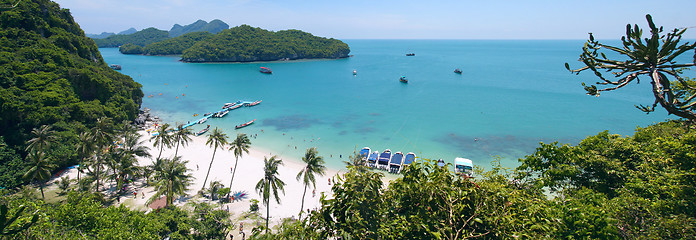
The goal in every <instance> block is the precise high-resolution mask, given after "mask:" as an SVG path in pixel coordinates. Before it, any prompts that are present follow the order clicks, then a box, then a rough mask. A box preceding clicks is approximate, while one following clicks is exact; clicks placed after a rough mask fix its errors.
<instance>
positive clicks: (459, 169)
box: [454, 157, 474, 177]
mask: <svg viewBox="0 0 696 240" xmlns="http://www.w3.org/2000/svg"><path fill="white" fill-rule="evenodd" d="M454 173H456V174H460V175H462V176H466V177H474V163H473V162H472V161H471V159H468V158H460V157H458V158H455V159H454Z"/></svg>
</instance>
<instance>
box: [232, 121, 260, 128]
mask: <svg viewBox="0 0 696 240" xmlns="http://www.w3.org/2000/svg"><path fill="white" fill-rule="evenodd" d="M254 121H256V119H254V120H251V121H248V122H246V123H243V124H241V125H237V126H234V129H240V128H243V127H246V126H249V125H251V124H253V123H254Z"/></svg>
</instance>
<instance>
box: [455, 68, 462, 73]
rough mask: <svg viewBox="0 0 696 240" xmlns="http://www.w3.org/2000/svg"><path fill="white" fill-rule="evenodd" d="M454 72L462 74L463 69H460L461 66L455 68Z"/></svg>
mask: <svg viewBox="0 0 696 240" xmlns="http://www.w3.org/2000/svg"><path fill="white" fill-rule="evenodd" d="M454 73H456V74H462V70H461V69H459V68H457V69H454Z"/></svg>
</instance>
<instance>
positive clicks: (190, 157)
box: [135, 131, 345, 223]
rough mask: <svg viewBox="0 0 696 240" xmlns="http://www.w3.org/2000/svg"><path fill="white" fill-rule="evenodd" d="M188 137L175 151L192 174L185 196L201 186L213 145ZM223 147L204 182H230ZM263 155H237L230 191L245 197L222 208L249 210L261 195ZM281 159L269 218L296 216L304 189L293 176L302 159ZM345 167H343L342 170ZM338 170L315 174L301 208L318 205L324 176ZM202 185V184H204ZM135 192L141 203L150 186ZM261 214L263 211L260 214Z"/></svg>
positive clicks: (228, 155) (255, 151)
mask: <svg viewBox="0 0 696 240" xmlns="http://www.w3.org/2000/svg"><path fill="white" fill-rule="evenodd" d="M139 133H140V134H141V135H142V138H141V140H146V142H145V145H147V146H149V147H150V148H151V150H150V153H151V154H152V155H153V156H154V157H156V156H157V155H158V154H159V149H156V148H154V147H152V145H151V143H150V142H149V138H150V136H149V135H148V133H146V132H145V131H140V132H139ZM191 138H192V141H190V142H189V144H188V145H187V146H185V147H184V146H180V147H179V152H178V155H179V156H181V158H182V159H183V160H187V161H188V164H187V168H188V169H189V170H190V173H191V174H192V175H193V177H194V181H193V184H192V185H191V186H190V187H189V191H188V192H187V193H188V195H189V196H195V195H196V193H197V192H198V191H199V190H200V189H201V187H202V186H203V180H204V179H205V175H206V172H207V170H208V166H210V160H211V158H212V156H213V149H212V148H211V147H209V146H207V145H205V142H206V140H207V135H202V136H192V137H191ZM175 148H176V147H173V148H171V149H167V148H165V149H164V151H163V152H162V157H163V158H172V157H174V152H175ZM227 148H229V147H226V148H225V149H218V150H217V152H216V153H215V160H214V161H213V164H212V167H211V170H210V175H209V177H208V182H207V183H206V185H208V186H209V184H210V182H212V181H220V182H221V183H222V184H223V185H224V186H225V187H228V186H229V184H230V178H231V177H232V172H231V169H232V168H233V167H234V162H235V158H234V154H233V153H232V152H231V151H228V150H227ZM154 157H153V158H139V159H138V160H139V164H140V166H147V165H151V164H152V162H153V159H154ZM264 157H266V158H270V157H271V155H269V151H267V150H265V149H259V148H256V147H254V146H253V142H252V146H251V148H250V149H249V154H244V155H242V157H241V158H239V164H238V165H237V171H236V173H235V177H234V182H233V183H232V192H236V191H243V192H246V194H247V197H246V198H245V199H243V200H242V201H235V202H233V203H229V204H225V205H223V206H222V207H223V209H226V208H227V207H229V209H230V212H231V213H232V214H233V218H234V216H240V215H242V214H243V213H244V212H246V211H248V210H249V205H250V200H251V199H257V200H259V201H260V200H261V197H260V196H259V194H258V193H257V192H256V190H255V187H256V183H258V181H259V180H260V179H261V178H262V177H263V159H264ZM277 157H279V158H280V159H282V160H283V163H284V165H283V166H281V167H280V168H279V169H278V173H279V178H280V179H281V180H282V181H283V182H285V184H286V185H285V195H281V196H280V198H281V203H280V204H277V203H276V202H275V201H273V200H271V204H270V205H271V206H270V207H271V208H270V212H271V222H274V223H276V222H278V221H279V220H280V219H282V218H288V217H293V216H294V217H297V215H298V213H299V211H300V205H301V199H302V193H303V191H304V185H303V184H302V183H301V182H299V181H297V180H295V177H296V176H297V173H299V172H300V171H301V169H302V168H303V162H302V161H301V160H299V159H291V158H286V157H284V156H277ZM343 171H345V170H343ZM338 173H339V170H337V169H332V168H327V171H326V173H325V174H324V176H323V177H317V183H316V187H317V188H316V194H315V195H314V196H312V188H311V186H310V187H309V188H308V189H307V194H306V196H305V203H304V209H305V210H306V209H314V208H318V207H319V206H320V202H319V199H320V196H321V193H322V192H323V193H325V194H331V185H329V184H328V179H329V178H333V177H334V176H336V174H338ZM208 186H206V187H208ZM138 191H139V192H143V191H144V193H145V199H143V198H141V196H138V198H137V199H136V202H135V204H136V205H140V204H142V205H143V206H144V203H145V201H146V200H147V198H148V197H149V196H152V194H154V189H153V187H147V188H145V189H142V190H138ZM175 204H176V205H183V204H185V202H183V201H175ZM259 208H260V209H259V212H261V213H265V211H266V207H265V206H263V204H261V203H259ZM264 217H265V214H264Z"/></svg>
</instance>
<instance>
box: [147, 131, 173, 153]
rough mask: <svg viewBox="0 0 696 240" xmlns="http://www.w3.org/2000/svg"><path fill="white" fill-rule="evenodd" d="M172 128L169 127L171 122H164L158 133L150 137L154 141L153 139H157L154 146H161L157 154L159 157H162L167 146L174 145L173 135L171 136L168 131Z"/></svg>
mask: <svg viewBox="0 0 696 240" xmlns="http://www.w3.org/2000/svg"><path fill="white" fill-rule="evenodd" d="M170 130H171V129H169V123H165V124H162V125H161V126H159V127H158V128H157V132H156V134H157V135H155V133H153V134H152V137H150V142H152V141H153V140H154V141H155V142H154V143H153V144H152V146H154V147H157V146H159V148H160V151H159V155H157V158H161V157H162V150H164V147H165V146H167V147H171V145H172V137H171V135H169V134H168V132H169V131H170Z"/></svg>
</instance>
